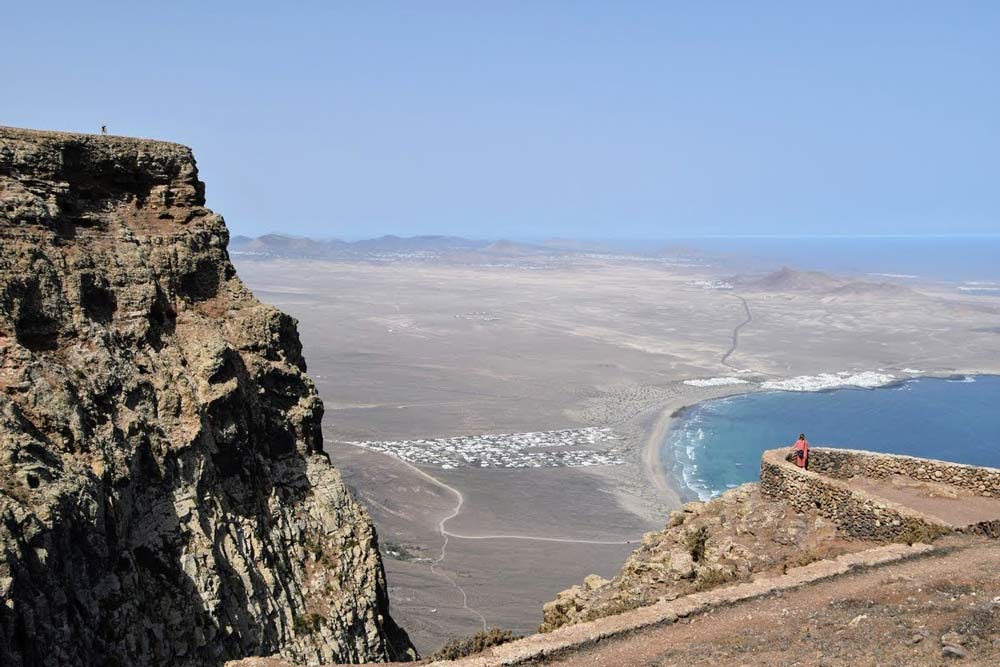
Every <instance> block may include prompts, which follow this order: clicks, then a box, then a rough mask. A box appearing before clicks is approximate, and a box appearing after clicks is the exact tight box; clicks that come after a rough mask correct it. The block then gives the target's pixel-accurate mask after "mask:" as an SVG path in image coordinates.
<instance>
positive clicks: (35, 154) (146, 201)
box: [0, 128, 412, 667]
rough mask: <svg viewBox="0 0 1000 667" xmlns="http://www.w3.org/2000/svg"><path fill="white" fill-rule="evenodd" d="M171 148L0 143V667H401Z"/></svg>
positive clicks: (245, 303)
mask: <svg viewBox="0 0 1000 667" xmlns="http://www.w3.org/2000/svg"><path fill="white" fill-rule="evenodd" d="M204 204H205V199H204V185H203V184H202V183H201V181H199V179H198V172H197V168H196V166H195V161H194V158H193V156H192V154H191V151H190V150H189V149H188V148H185V147H183V146H179V145H176V144H168V143H161V142H153V141H145V140H136V139H125V138H117V137H101V136H89V135H72V134H63V133H50V132H33V131H27V130H17V129H11V128H0V243H2V252H0V544H2V545H3V552H2V555H0V663H2V664H4V665H11V666H12V667H13V666H20V665H42V664H46V665H51V664H59V665H93V664H105V665H116V664H117V665H161V664H173V665H211V664H221V663H223V662H224V661H225V660H228V659H233V658H238V657H243V656H252V655H270V654H276V655H280V656H282V657H285V658H288V659H290V660H293V661H302V662H307V661H308V662H317V661H318V662H360V661H381V660H389V659H395V660H400V659H406V658H407V657H412V647H411V646H410V643H409V639H408V638H407V636H406V634H405V633H404V632H403V631H402V630H400V629H399V628H398V627H397V626H396V625H395V623H394V622H393V620H392V618H391V617H390V615H389V604H388V598H387V595H386V583H385V577H384V574H383V570H382V563H381V560H380V557H379V553H378V548H377V537H376V535H375V531H374V529H373V527H372V524H371V521H370V519H369V517H368V515H367V513H366V512H365V511H364V509H363V508H362V507H361V506H360V505H358V504H357V503H356V502H355V501H354V500H353V499H352V498H351V496H350V494H349V493H348V491H347V490H346V488H345V487H344V484H343V482H342V481H341V478H340V475H339V473H338V472H337V471H336V470H335V469H334V468H333V467H332V466H331V465H330V463H329V460H328V459H327V457H326V455H325V454H324V453H323V447H322V434H321V426H320V421H321V416H322V412H323V406H322V403H321V401H320V400H319V397H318V396H317V394H316V390H315V387H314V386H313V383H312V382H311V381H310V379H309V378H308V377H307V376H306V374H305V368H306V365H305V361H304V360H303V358H302V354H301V345H300V343H299V338H298V334H297V332H296V323H295V321H294V320H293V319H292V318H290V317H289V316H287V315H285V314H283V313H281V312H279V311H278V310H276V309H274V308H272V307H270V306H267V305H265V304H262V303H260V302H259V301H257V299H256V298H254V296H253V294H251V293H250V291H249V290H248V289H247V288H246V287H245V286H244V285H243V284H242V282H240V280H239V279H238V278H237V277H236V273H235V270H234V268H233V266H232V264H231V263H230V262H229V257H228V255H227V253H226V244H227V241H228V232H227V230H226V227H225V224H224V222H223V220H222V218H221V217H220V216H218V215H216V214H215V213H213V212H212V211H210V210H208V209H207V208H205V206H204Z"/></svg>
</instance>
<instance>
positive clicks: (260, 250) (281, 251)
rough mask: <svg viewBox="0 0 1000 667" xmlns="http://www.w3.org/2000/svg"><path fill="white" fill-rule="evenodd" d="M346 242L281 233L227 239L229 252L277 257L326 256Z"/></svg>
mask: <svg viewBox="0 0 1000 667" xmlns="http://www.w3.org/2000/svg"><path fill="white" fill-rule="evenodd" d="M346 245H347V244H346V243H345V242H344V241H340V240H337V239H333V240H329V241H316V240H313V239H308V238H301V237H296V236H284V235H282V234H265V235H264V236H258V237H257V238H250V237H248V236H234V237H233V238H231V239H230V240H229V252H231V253H234V254H244V255H268V256H278V257H316V258H318V257H327V256H330V255H331V254H334V253H336V251H337V250H339V249H341V248H343V247H344V246H346Z"/></svg>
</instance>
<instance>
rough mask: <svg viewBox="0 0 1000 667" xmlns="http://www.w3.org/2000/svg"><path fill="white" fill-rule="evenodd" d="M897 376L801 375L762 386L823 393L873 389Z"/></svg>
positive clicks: (870, 372)
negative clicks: (842, 389)
mask: <svg viewBox="0 0 1000 667" xmlns="http://www.w3.org/2000/svg"><path fill="white" fill-rule="evenodd" d="M895 379H896V378H895V376H893V375H890V374H888V373H876V372H874V371H863V372H861V373H853V374H852V373H849V372H846V371H842V372H840V373H820V374H819V375H800V376H798V377H793V378H788V379H786V380H768V381H767V382H764V383H762V384H761V385H760V386H761V388H762V389H771V390H777V391H822V390H824V389H837V388H838V387H862V388H865V389H873V388H875V387H881V386H884V385H887V384H889V383H891V382H893V381H895Z"/></svg>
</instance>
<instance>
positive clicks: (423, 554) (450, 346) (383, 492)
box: [233, 255, 1000, 653]
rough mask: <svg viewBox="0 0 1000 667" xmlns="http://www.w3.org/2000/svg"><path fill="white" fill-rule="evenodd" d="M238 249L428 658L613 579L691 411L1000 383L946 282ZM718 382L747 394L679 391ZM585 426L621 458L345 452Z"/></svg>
mask: <svg viewBox="0 0 1000 667" xmlns="http://www.w3.org/2000/svg"><path fill="white" fill-rule="evenodd" d="M233 259H234V262H235V263H236V265H237V268H238V271H239V274H240V276H241V277H242V278H243V280H244V281H245V282H246V283H247V284H248V286H249V287H250V288H251V289H253V291H254V292H255V293H256V294H257V296H258V297H259V298H260V299H262V300H264V301H267V302H269V303H272V304H274V305H276V306H278V307H279V308H281V309H282V310H285V311H286V312H288V313H290V314H292V315H293V316H295V317H296V318H298V320H299V331H300V333H301V336H302V341H303V344H304V348H305V356H306V359H307V362H308V365H309V373H310V375H311V377H312V378H313V379H314V380H315V382H316V385H317V387H318V389H319V392H320V395H321V396H322V398H323V400H324V402H325V406H326V415H325V418H324V434H325V438H326V447H327V451H328V452H329V454H330V456H331V459H332V460H333V461H334V463H335V464H336V465H337V466H338V467H339V468H340V470H341V471H342V473H343V475H344V478H345V480H346V481H347V483H348V484H349V486H350V487H351V488H352V489H353V491H354V492H355V494H356V495H357V496H358V497H359V498H361V499H362V501H363V502H364V503H365V504H366V505H367V507H368V508H369V510H370V512H371V514H372V517H373V520H374V521H375V524H376V526H377V529H378V533H379V536H380V540H381V542H382V545H383V552H384V553H385V554H386V558H385V563H386V570H387V576H388V579H389V584H390V597H391V600H392V605H393V613H394V616H395V617H396V619H397V620H398V621H399V622H400V623H401V624H402V625H403V626H404V627H405V628H406V629H407V631H408V632H409V633H410V635H411V637H412V638H413V640H414V642H415V644H416V645H417V647H418V648H419V649H420V650H421V652H424V653H427V652H430V651H433V650H434V649H435V648H437V647H438V646H440V645H441V644H442V643H443V642H444V641H446V640H447V639H449V638H451V637H455V636H458V635H462V634H468V633H470V632H474V631H475V630H477V629H479V628H480V627H482V626H483V625H484V624H487V625H489V626H500V627H505V628H509V629H512V630H515V631H517V632H522V633H527V632H532V631H534V629H535V626H536V625H537V623H538V622H539V620H540V618H541V607H542V604H543V603H544V602H546V601H548V600H550V599H552V598H553V597H554V596H555V594H556V593H557V592H558V591H560V590H562V589H564V588H566V587H568V586H570V585H573V584H575V583H578V582H579V581H580V580H581V579H582V578H583V577H585V576H586V575H588V574H591V573H597V574H600V575H602V576H611V575H612V574H614V573H615V572H617V571H618V569H619V568H620V566H621V564H622V562H623V561H624V560H625V557H626V556H627V554H628V553H629V552H630V551H631V550H632V549H633V548H634V543H635V542H637V541H638V540H641V536H642V533H643V532H646V531H649V530H657V529H660V528H662V525H663V523H664V521H665V519H666V516H667V513H668V512H669V510H670V509H672V508H674V507H676V506H678V505H679V503H680V502H681V489H679V488H678V485H677V483H676V481H674V480H671V479H668V478H667V477H666V476H665V474H664V471H663V466H662V464H661V456H660V443H662V441H663V439H664V437H665V435H666V433H667V431H668V429H669V423H670V416H671V415H672V414H673V413H674V412H675V411H676V410H677V409H679V408H681V407H683V406H686V405H691V404H693V403H696V402H699V401H701V400H705V399H708V398H713V397H717V396H723V395H729V394H733V393H740V392H746V391H753V390H756V388H757V386H758V385H757V384H754V382H753V381H758V382H759V381H761V380H765V379H780V378H787V377H794V376H799V375H813V374H818V373H826V372H839V371H851V372H861V371H872V370H876V369H883V371H884V372H886V373H890V374H896V375H897V376H900V377H903V376H905V375H906V374H905V373H902V369H904V368H908V369H920V370H921V371H922V372H923V373H926V374H935V375H947V374H950V373H972V372H991V373H997V372H1000V354H998V352H1000V299H997V298H995V297H984V296H974V295H962V294H961V293H958V292H956V291H955V290H954V288H952V287H950V286H945V285H934V284H924V285H915V286H913V290H882V289H873V290H871V291H868V290H846V291H844V290H842V291H827V290H800V289H788V290H785V289H781V288H780V287H778V288H774V287H767V288H764V287H754V286H751V285H748V286H744V287H741V288H738V289H737V290H717V289H706V288H705V287H703V286H701V285H699V284H698V282H697V281H700V280H718V279H719V278H720V277H721V276H724V275H726V274H725V268H720V267H713V268H708V267H678V266H672V265H669V264H657V263H650V262H631V261H627V260H621V261H608V260H585V259H580V260H578V261H574V262H572V263H569V262H567V263H565V264H564V265H559V266H555V267H546V268H538V267H533V266H523V267H518V266H516V265H508V266H502V267H496V266H469V265H460V264H449V263H432V262H381V263H375V262H362V261H357V262H354V261H351V262H348V261H323V260H296V259H287V258H270V259H255V258H247V257H240V256H238V255H237V256H234V257H233ZM744 301H745V305H744ZM748 314H749V315H750V317H749V318H748ZM748 320H749V321H748ZM741 325H742V326H741ZM737 328H739V331H738V332H737V336H736V337H735V338H736V340H735V344H736V345H735V349H732V348H733V344H734V330H735V329H737ZM727 352H730V354H729V355H728V356H726V355H727ZM739 371H744V372H742V373H740V372H739ZM722 376H738V377H741V378H747V379H748V380H751V382H749V383H748V384H741V385H728V386H717V387H694V386H690V385H686V384H684V380H689V379H696V378H711V377H722ZM583 426H598V427H607V428H611V429H613V430H614V431H615V433H616V434H617V435H618V436H619V437H620V440H619V442H618V443H617V444H616V445H615V446H616V447H620V448H621V449H622V450H623V457H624V459H625V463H624V464H623V465H617V466H595V467H589V468H540V469H526V470H521V469H517V470H512V469H503V468H487V469H472V468H458V469H454V470H444V469H441V468H440V467H434V466H421V467H419V468H418V467H415V466H413V465H410V464H408V463H405V462H403V461H400V460H398V459H396V458H393V457H391V456H388V455H385V454H380V453H375V452H372V451H369V450H366V449H363V448H359V447H355V446H351V445H348V444H346V443H347V442H350V441H368V440H410V439H415V438H437V437H448V436H461V435H478V434H483V433H509V432H522V431H543V430H549V429H557V428H574V427H583ZM792 430H794V428H793V429H792ZM776 444H780V443H776ZM456 510H457V511H456ZM442 532H444V535H443V534H442ZM448 533H451V534H450V535H449V534H448ZM458 535H464V536H465V537H458ZM496 536H509V537H496ZM471 537H485V539H470V538H471ZM533 538H538V539H533ZM553 540H565V541H553ZM630 543H631V544H630Z"/></svg>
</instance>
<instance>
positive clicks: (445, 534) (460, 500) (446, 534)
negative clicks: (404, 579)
mask: <svg viewBox="0 0 1000 667" xmlns="http://www.w3.org/2000/svg"><path fill="white" fill-rule="evenodd" d="M393 458H396V457H393ZM396 460H397V461H399V462H400V463H402V464H403V465H405V466H407V467H408V468H410V469H411V470H413V471H414V472H415V473H417V474H418V475H420V476H421V477H424V478H425V479H427V480H428V481H429V482H431V483H432V484H435V485H437V486H439V487H441V488H442V489H445V490H446V491H448V492H450V493H451V494H452V495H454V496H455V499H456V501H457V502H456V503H455V506H454V507H453V508H452V510H451V512H450V513H449V514H448V515H447V516H445V517H444V518H442V519H441V520H440V521H438V532H439V533H440V534H441V537H442V542H441V552H440V554H439V555H438V557H437V558H435V559H434V561H433V562H432V563H431V572H433V573H434V574H437V575H440V576H442V577H444V578H445V579H447V580H448V581H449V582H450V583H451V585H452V586H454V587H455V588H456V589H457V590H458V592H459V593H461V595H462V609H465V610H467V611H469V612H470V613H472V614H475V615H476V616H478V617H479V620H480V622H481V623H482V624H483V630H484V631H485V630H486V629H487V627H486V625H487V624H486V618H484V617H483V615H482V614H481V613H480V612H479V610H477V609H475V608H474V607H470V606H469V596H468V594H467V593H466V592H465V589H464V588H462V585H461V584H459V583H458V582H457V581H455V579H454V578H453V577H452V576H451V575H449V574H447V573H446V572H442V571H441V570H438V569H437V568H438V566H439V565H440V564H441V561H443V560H444V559H445V557H446V556H447V555H448V540H449V539H450V538H456V539H462V540H534V541H538V542H568V543H572V544H632V543H633V542H632V541H631V540H577V539H571V538H560V537H537V536H534V535H462V534H460V533H452V532H450V531H449V530H448V529H447V528H445V524H446V523H448V522H449V521H451V520H452V519H454V518H455V517H456V516H458V515H459V513H460V512H461V511H462V506H463V505H464V504H465V496H463V495H462V492H461V491H459V490H458V489H456V488H455V487H453V486H451V485H450V484H446V483H444V482H442V481H441V480H439V479H438V478H436V477H434V476H433V475H431V474H430V473H428V472H425V471H423V470H421V469H420V468H418V467H417V466H415V465H413V464H412V463H410V462H409V461H403V460H402V459H396Z"/></svg>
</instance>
